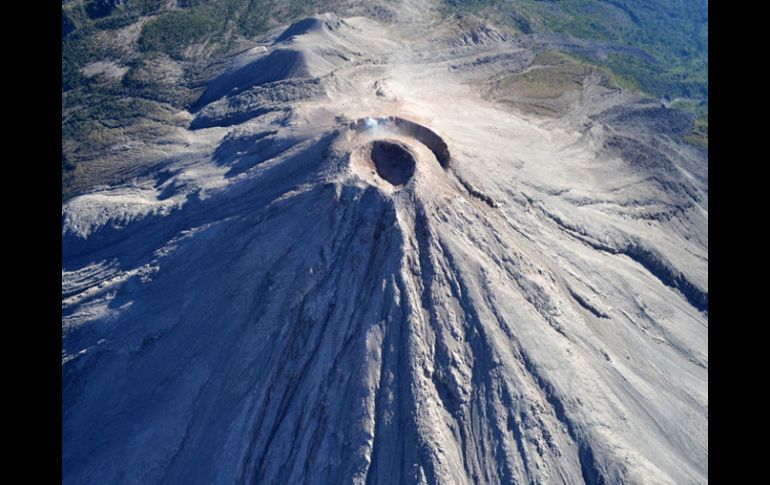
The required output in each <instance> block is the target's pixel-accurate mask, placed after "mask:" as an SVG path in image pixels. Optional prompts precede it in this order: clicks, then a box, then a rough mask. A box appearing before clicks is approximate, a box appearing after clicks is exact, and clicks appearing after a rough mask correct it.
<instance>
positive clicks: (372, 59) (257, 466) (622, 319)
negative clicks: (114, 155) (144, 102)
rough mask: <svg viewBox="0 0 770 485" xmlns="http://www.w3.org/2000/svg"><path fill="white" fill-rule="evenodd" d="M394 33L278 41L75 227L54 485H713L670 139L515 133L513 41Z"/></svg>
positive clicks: (702, 310)
mask: <svg viewBox="0 0 770 485" xmlns="http://www.w3.org/2000/svg"><path fill="white" fill-rule="evenodd" d="M407 3H409V2H407ZM417 3H419V2H417ZM410 5H411V4H410ZM394 12H395V13H394V15H396V20H394V21H390V22H386V21H384V20H382V19H379V20H378V19H373V18H367V17H349V18H339V17H337V16H336V15H334V14H324V15H319V16H315V17H312V18H309V19H306V20H302V21H300V22H298V23H295V24H293V25H291V26H288V27H284V28H282V29H278V30H276V31H275V32H273V33H271V34H270V35H268V36H266V37H265V38H264V39H261V40H260V41H259V42H260V44H259V46H257V47H255V48H253V49H250V50H248V51H245V52H243V53H241V54H239V55H237V56H235V57H233V58H232V59H231V61H230V63H229V64H228V65H227V66H225V67H223V68H222V69H223V71H222V72H220V73H218V74H216V75H215V76H213V77H212V78H211V79H210V81H209V82H208V84H207V85H206V87H205V89H204V90H203V92H202V94H201V96H200V98H199V101H198V102H197V103H195V104H194V105H192V106H191V107H190V108H189V110H186V111H184V112H183V113H181V114H180V116H184V117H187V118H186V119H188V120H189V125H188V126H185V127H179V128H178V130H177V132H176V134H175V135H174V137H172V138H170V139H168V140H166V141H165V142H164V144H163V146H162V152H159V151H156V152H152V155H149V154H148V157H149V156H152V157H154V158H153V160H154V161H155V162H157V163H158V164H159V165H157V166H159V167H161V168H159V169H157V170H155V171H152V172H150V173H148V174H146V175H145V176H143V177H138V178H135V179H133V180H131V181H130V183H126V184H122V185H115V186H108V187H99V188H96V189H94V190H93V191H90V192H88V193H85V194H82V195H79V196H77V197H74V198H72V199H70V200H69V201H67V202H66V203H65V204H64V205H63V208H62V220H63V232H62V241H63V268H62V308H63V322H62V328H63V340H62V373H63V388H62V402H63V422H62V433H63V473H64V483H72V484H76V483H144V484H151V483H185V484H195V483H206V484H209V483H217V484H220V483H221V484H232V483H276V484H277V483H286V484H301V483H313V484H317V483H318V484H346V483H351V484H401V483H403V484H450V483H451V484H466V483H467V484H470V483H475V484H482V483H490V484H491V483H543V484H546V483H547V484H552V483H568V484H575V483H587V484H602V483H645V484H674V483H676V484H684V483H707V476H708V465H707V463H708V433H707V431H708V180H707V176H708V170H707V164H706V155H705V154H704V153H703V151H701V150H698V149H697V148H695V147H692V146H690V145H687V144H685V143H683V142H682V141H681V139H678V138H677V137H676V136H673V133H674V131H672V129H670V127H671V126H674V125H675V124H676V123H678V122H679V121H680V118H681V117H682V116H684V115H683V114H682V113H681V112H678V111H676V110H674V109H672V108H665V107H661V106H660V103H659V102H658V101H655V100H651V99H649V98H645V97H643V96H641V95H639V94H634V93H629V92H627V91H624V90H622V89H619V88H617V87H614V86H609V85H608V84H607V83H606V82H605V81H603V80H602V79H600V78H599V77H598V74H596V73H594V74H590V75H587V77H586V79H585V80H584V83H583V84H582V85H581V86H580V90H581V91H580V95H579V97H575V96H573V95H572V94H570V96H573V97H572V98H569V99H570V100H572V101H570V102H569V103H567V104H565V106H567V105H568V106H569V107H568V108H565V109H566V111H564V112H563V113H560V114H559V115H558V116H544V115H542V114H538V113H533V112H524V111H522V110H519V109H517V108H515V107H512V106H511V105H509V104H505V103H502V102H500V101H499V99H498V96H497V94H499V93H497V92H496V91H494V90H495V89H499V85H498V84H494V83H492V84H491V83H490V82H489V79H494V78H495V76H499V75H503V74H505V73H510V72H521V71H522V70H524V69H525V68H526V67H527V66H529V65H530V64H531V63H532V62H533V59H534V58H535V55H536V52H535V49H536V47H534V46H533V44H531V43H527V42H529V41H527V39H525V38H522V39H518V40H517V39H511V38H508V37H506V36H504V35H501V34H500V35H498V34H496V33H495V31H494V28H493V27H492V26H484V29H482V30H476V31H474V32H476V35H475V36H469V35H466V34H468V32H462V33H458V32H457V31H456V28H455V27H456V26H455V24H452V23H451V22H449V21H438V20H436V19H435V18H434V17H432V16H430V13H422V14H420V15H423V17H420V18H421V19H422V21H420V22H417V21H408V19H409V18H412V16H414V15H417V13H415V12H417V11H416V10H414V9H406V10H403V11H402V10H395V11H394ZM418 13H419V12H418ZM399 19H400V20H399ZM479 32H482V33H484V35H481V34H479ZM458 39H465V40H464V41H463V42H458ZM468 39H471V40H470V41H468ZM573 98H574V99H573ZM566 99H567V98H564V100H566ZM560 102H561V101H560ZM564 102H565V103H566V101H564ZM158 153H162V155H159V154H158Z"/></svg>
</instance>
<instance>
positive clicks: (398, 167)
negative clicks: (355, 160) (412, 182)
mask: <svg viewBox="0 0 770 485" xmlns="http://www.w3.org/2000/svg"><path fill="white" fill-rule="evenodd" d="M371 157H372V162H374V166H375V168H376V169H377V174H378V175H379V176H380V177H382V178H383V179H384V180H387V181H388V182H390V183H391V184H393V185H404V184H405V183H406V182H408V181H409V179H410V178H412V175H414V169H415V160H414V157H413V156H412V154H411V153H410V152H409V151H408V150H407V149H406V147H404V146H403V145H401V144H400V143H395V142H392V141H385V140H376V141H374V142H372V153H371Z"/></svg>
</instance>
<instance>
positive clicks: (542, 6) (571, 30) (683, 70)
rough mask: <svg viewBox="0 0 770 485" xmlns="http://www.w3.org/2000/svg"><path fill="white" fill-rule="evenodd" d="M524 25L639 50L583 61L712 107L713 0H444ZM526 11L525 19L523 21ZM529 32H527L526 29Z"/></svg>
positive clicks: (631, 83)
mask: <svg viewBox="0 0 770 485" xmlns="http://www.w3.org/2000/svg"><path fill="white" fill-rule="evenodd" d="M445 3H446V5H447V7H448V8H449V9H450V10H455V11H457V12H459V13H475V14H478V15H480V16H482V17H488V18H490V19H493V20H494V21H495V22H497V23H501V22H502V23H506V24H508V25H509V26H511V27H514V28H517V29H518V30H520V31H522V30H523V29H521V25H522V24H524V25H526V26H527V27H528V28H531V29H532V30H533V31H541V32H558V33H564V34H568V35H571V36H574V37H578V38H582V39H589V40H596V41H600V42H604V43H608V44H612V45H615V46H618V47H621V46H626V47H631V48H636V49H641V50H642V51H643V52H644V53H646V54H647V55H644V54H643V53H640V54H641V55H636V54H635V53H633V52H624V53H613V54H610V55H608V56H607V58H606V59H605V60H598V59H589V58H582V60H583V61H586V62H591V63H593V64H595V65H598V66H602V67H606V68H608V69H609V70H610V71H611V72H612V74H613V76H612V77H613V79H614V80H615V81H616V82H617V83H618V84H619V85H621V86H623V87H625V88H628V89H633V90H638V91H642V92H644V93H647V94H650V95H652V96H655V97H660V98H667V99H677V98H684V99H688V100H692V101H693V103H691V104H685V105H682V106H681V107H683V108H684V109H688V110H689V109H691V108H697V109H695V110H694V111H692V112H693V113H695V114H696V115H698V116H699V119H702V118H703V117H702V115H701V113H700V111H702V110H703V108H705V111H706V118H707V113H708V3H707V0H560V1H555V0H551V1H548V0H546V1H538V0H518V1H515V2H514V1H513V0H445ZM522 17H524V18H525V21H522ZM525 33H526V32H525Z"/></svg>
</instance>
